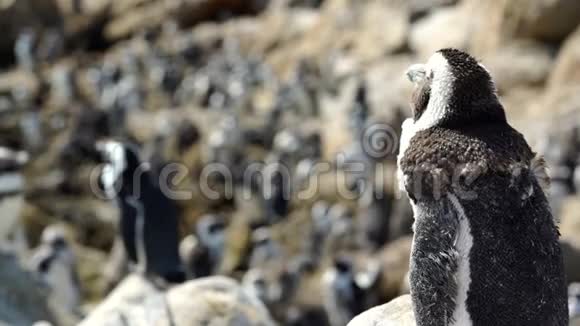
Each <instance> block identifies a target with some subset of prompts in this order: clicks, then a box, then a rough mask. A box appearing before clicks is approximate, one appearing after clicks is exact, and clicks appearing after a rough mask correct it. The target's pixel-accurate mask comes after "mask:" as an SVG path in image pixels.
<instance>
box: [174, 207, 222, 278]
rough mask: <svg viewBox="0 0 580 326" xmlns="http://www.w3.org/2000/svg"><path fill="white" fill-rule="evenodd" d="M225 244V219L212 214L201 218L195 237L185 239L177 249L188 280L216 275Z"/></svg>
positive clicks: (190, 236)
mask: <svg viewBox="0 0 580 326" xmlns="http://www.w3.org/2000/svg"><path fill="white" fill-rule="evenodd" d="M225 244H226V222H225V219H224V218H223V217H222V216H221V215H214V214H208V215H205V216H203V217H201V218H200V220H199V221H198V222H197V225H196V232H195V235H193V234H191V235H189V236H187V237H185V238H184V239H183V240H182V241H181V244H180V247H179V251H180V255H181V259H182V261H183V263H184V264H185V268H186V271H187V272H188V274H189V275H188V276H189V278H198V277H205V276H210V275H213V274H216V273H217V272H218V270H219V268H220V266H221V262H222V259H223V256H224V250H225Z"/></svg>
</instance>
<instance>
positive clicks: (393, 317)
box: [347, 295, 416, 326]
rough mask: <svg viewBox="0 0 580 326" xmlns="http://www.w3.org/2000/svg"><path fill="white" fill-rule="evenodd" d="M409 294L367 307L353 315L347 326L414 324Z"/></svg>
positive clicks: (411, 325)
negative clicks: (358, 313)
mask: <svg viewBox="0 0 580 326" xmlns="http://www.w3.org/2000/svg"><path fill="white" fill-rule="evenodd" d="M415 325H416V324H415V317H414V314H413V307H412V304H411V296H410V295H403V296H400V297H398V298H396V299H394V300H393V301H391V302H389V303H387V304H384V305H382V306H378V307H375V308H372V309H369V310H367V311H365V312H363V313H362V314H360V315H358V316H357V317H355V318H354V319H353V320H352V321H351V322H350V323H348V325H347V326H415Z"/></svg>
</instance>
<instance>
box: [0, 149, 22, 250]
mask: <svg viewBox="0 0 580 326" xmlns="http://www.w3.org/2000/svg"><path fill="white" fill-rule="evenodd" d="M27 162H28V153H26V152H22V151H15V150H13V149H10V148H7V147H1V146H0V212H2V217H1V218H0V249H3V250H8V251H13V252H15V253H17V254H23V253H24V252H25V251H26V250H27V243H26V239H25V236H24V226H23V225H22V223H21V222H20V210H21V209H22V206H23V204H24V195H23V192H24V181H25V180H24V177H23V175H22V172H21V171H20V170H21V168H22V166H23V165H24V164H26V163H27Z"/></svg>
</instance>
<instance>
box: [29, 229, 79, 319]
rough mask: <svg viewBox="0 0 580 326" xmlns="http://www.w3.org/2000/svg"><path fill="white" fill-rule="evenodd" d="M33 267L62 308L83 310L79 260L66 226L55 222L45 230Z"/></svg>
mask: <svg viewBox="0 0 580 326" xmlns="http://www.w3.org/2000/svg"><path fill="white" fill-rule="evenodd" d="M30 267H31V269H32V270H33V271H34V272H36V273H37V274H38V275H39V276H40V279H41V280H42V281H43V282H45V283H46V285H47V286H48V287H49V289H50V298H51V300H53V302H55V303H56V305H57V306H58V307H60V308H62V309H63V310H65V311H67V312H69V313H72V314H78V313H79V311H80V310H79V308H80V304H81V290H80V285H79V284H80V283H79V279H78V274H77V269H76V268H77V260H76V257H75V254H74V252H73V250H72V248H71V247H70V245H69V243H68V241H67V239H66V235H65V231H64V229H63V228H62V227H60V226H58V225H52V226H49V227H47V228H46V229H44V231H43V232H42V237H41V243H40V245H39V247H38V248H37V249H36V250H35V251H34V253H33V255H32V257H31V259H30Z"/></svg>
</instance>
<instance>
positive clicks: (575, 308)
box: [568, 283, 580, 319]
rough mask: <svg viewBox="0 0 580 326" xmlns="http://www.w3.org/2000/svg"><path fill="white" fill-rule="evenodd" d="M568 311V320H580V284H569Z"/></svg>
mask: <svg viewBox="0 0 580 326" xmlns="http://www.w3.org/2000/svg"><path fill="white" fill-rule="evenodd" d="M568 309H569V311H570V318H577V319H580V283H574V284H571V285H570V287H569V288H568Z"/></svg>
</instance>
